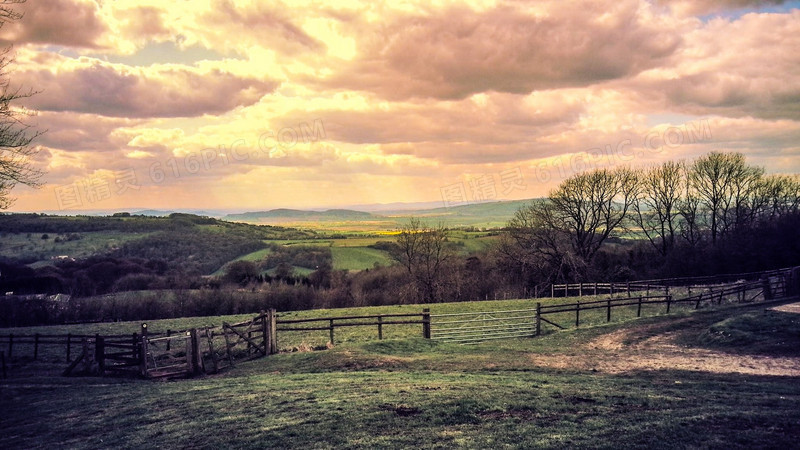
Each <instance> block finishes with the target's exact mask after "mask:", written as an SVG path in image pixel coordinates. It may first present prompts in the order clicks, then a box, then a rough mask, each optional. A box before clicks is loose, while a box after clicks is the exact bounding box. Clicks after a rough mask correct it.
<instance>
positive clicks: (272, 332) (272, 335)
mask: <svg viewBox="0 0 800 450" xmlns="http://www.w3.org/2000/svg"><path fill="white" fill-rule="evenodd" d="M267 314H268V315H269V325H268V327H269V353H270V354H275V353H278V313H277V312H276V311H275V308H270V310H269V311H267Z"/></svg>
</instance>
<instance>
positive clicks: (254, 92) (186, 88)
mask: <svg viewBox="0 0 800 450" xmlns="http://www.w3.org/2000/svg"><path fill="white" fill-rule="evenodd" d="M50 62H51V63H52V64H49V65H48V66H50V67H44V68H41V69H38V70H30V71H27V72H26V73H25V74H24V76H25V79H26V80H27V82H28V83H29V84H30V85H32V86H36V88H37V89H40V90H41V91H43V92H42V93H41V94H39V95H36V96H34V97H32V98H31V99H29V100H28V101H27V102H26V104H27V105H28V106H30V107H32V108H36V109H40V110H44V111H73V112H80V113H93V114H99V115H104V116H111V117H133V118H136V117H194V116H200V115H203V114H221V113H224V112H226V111H229V110H231V109H233V108H236V107H239V106H247V105H252V104H253V103H255V102H257V101H258V100H259V99H260V98H261V97H262V96H263V95H265V94H267V93H269V92H272V91H273V90H274V89H275V87H277V85H278V83H277V82H274V81H262V80H257V79H253V78H246V77H241V76H237V75H234V74H232V73H228V72H225V71H224V70H221V69H218V68H212V69H207V70H201V69H197V68H194V67H186V66H170V65H163V66H154V67H149V68H130V67H124V66H120V65H113V64H108V63H104V62H102V61H99V60H92V59H89V58H80V59H79V60H69V59H67V58H63V57H52V58H50ZM53 66H55V69H53V68H52V67H53Z"/></svg>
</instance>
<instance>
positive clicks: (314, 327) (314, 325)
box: [277, 308, 431, 345]
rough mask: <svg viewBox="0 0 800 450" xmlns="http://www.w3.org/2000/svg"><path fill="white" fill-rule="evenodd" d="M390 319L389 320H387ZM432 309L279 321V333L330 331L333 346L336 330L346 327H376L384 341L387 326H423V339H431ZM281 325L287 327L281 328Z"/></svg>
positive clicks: (379, 337)
mask: <svg viewBox="0 0 800 450" xmlns="http://www.w3.org/2000/svg"><path fill="white" fill-rule="evenodd" d="M414 317H417V318H418V319H417V320H403V319H404V318H414ZM387 319H388V320H387ZM430 323H431V314H430V309H428V308H425V309H423V310H422V314H420V313H407V314H399V313H398V314H375V315H362V316H340V317H323V318H313V319H279V320H278V321H277V324H278V328H277V331H280V332H299V331H328V333H329V338H330V339H329V341H330V343H331V345H334V344H335V343H336V335H335V331H336V328H345V327H376V328H377V331H378V339H383V328H384V327H385V326H387V325H422V337H424V338H430V334H431V332H430ZM298 324H304V325H298ZM280 325H287V326H284V327H281V326H280Z"/></svg>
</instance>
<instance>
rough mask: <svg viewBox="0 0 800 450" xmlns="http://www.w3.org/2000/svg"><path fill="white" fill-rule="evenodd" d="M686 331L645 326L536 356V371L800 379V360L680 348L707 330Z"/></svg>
mask: <svg viewBox="0 0 800 450" xmlns="http://www.w3.org/2000/svg"><path fill="white" fill-rule="evenodd" d="M680 321H681V322H685V324H683V325H685V328H684V329H681V330H680V331H675V330H674V329H675V327H674V325H675V322H673V323H672V324H671V325H673V326H670V327H669V328H670V330H669V331H667V330H664V331H660V330H659V329H658V328H659V326H660V327H663V326H664V325H663V324H662V325H653V324H644V325H640V326H632V327H628V328H624V329H621V330H617V331H613V332H610V333H608V334H604V335H601V336H599V337H597V338H595V339H594V340H592V341H590V342H588V343H587V344H584V345H583V346H582V347H580V348H579V349H576V351H574V352H571V353H570V354H566V355H564V354H557V355H531V356H530V359H531V362H532V363H533V364H535V365H537V366H542V367H551V368H559V369H577V370H587V371H589V370H590V371H596V372H603V373H610V374H619V373H626V372H634V371H642V370H687V371H701V372H714V373H738V374H750V375H784V376H800V357H795V356H768V355H746V354H735V353H726V352H720V351H715V350H709V349H703V348H695V347H688V346H684V345H680V344H678V343H677V342H676V341H677V338H678V336H679V335H680V334H682V333H698V332H699V331H700V330H702V329H703V328H704V327H705V326H707V325H708V324H706V323H698V322H696V321H694V320H692V319H689V318H685V319H680Z"/></svg>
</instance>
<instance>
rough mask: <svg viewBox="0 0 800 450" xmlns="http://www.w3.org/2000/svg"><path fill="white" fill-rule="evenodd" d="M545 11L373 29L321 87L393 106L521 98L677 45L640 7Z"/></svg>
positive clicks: (599, 75)
mask: <svg viewBox="0 0 800 450" xmlns="http://www.w3.org/2000/svg"><path fill="white" fill-rule="evenodd" d="M548 5H549V9H548V10H547V13H546V14H545V15H541V16H535V15H531V14H528V13H525V12H523V11H520V10H517V9H515V8H512V7H508V6H504V7H499V8H496V9H493V10H489V11H486V12H482V13H476V12H474V11H471V10H468V9H465V8H452V9H449V10H446V11H440V12H437V13H435V14H431V15H426V16H406V17H400V18H398V19H395V20H394V21H392V22H391V23H390V24H388V25H386V26H384V27H374V26H373V29H372V30H371V34H370V32H368V33H367V34H366V36H364V37H363V38H362V39H361V40H360V44H361V46H362V48H361V57H360V58H359V59H358V60H357V61H355V62H354V63H352V64H350V65H349V66H346V67H345V68H344V69H343V70H342V71H341V72H339V73H337V74H336V75H334V76H332V77H330V78H328V79H326V80H324V81H323V82H322V83H323V84H325V85H327V86H330V87H343V88H349V89H360V90H368V91H373V92H376V93H378V94H380V95H382V96H384V97H386V98H390V99H403V98H411V97H419V98H425V97H429V98H440V99H458V98H464V97H466V96H469V95H471V94H474V93H477V92H486V91H498V92H508V93H528V92H531V91H534V90H540V89H552V88H559V87H568V86H587V85H590V84H593V83H597V82H600V81H604V80H610V79H617V78H623V77H627V76H630V75H634V74H636V73H638V72H640V71H642V70H644V69H647V68H651V67H654V66H656V65H658V64H659V62H660V61H662V60H663V59H664V58H665V57H667V56H669V55H671V54H672V53H673V52H674V51H675V50H676V49H677V48H678V46H679V44H680V42H681V40H680V37H679V34H678V33H677V32H676V31H675V30H671V29H669V28H667V27H662V26H656V25H654V24H651V23H648V21H647V20H646V19H645V18H644V16H645V15H644V14H641V11H640V9H641V8H642V7H643V6H642V5H641V4H639V3H638V2H633V1H623V2H616V3H614V4H613V5H602V4H599V3H594V2H584V3H582V4H581V5H580V7H576V6H575V5H574V4H572V3H567V2H565V3H564V4H561V3H549V4H548Z"/></svg>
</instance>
